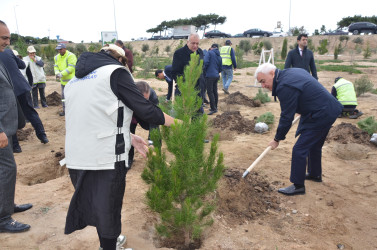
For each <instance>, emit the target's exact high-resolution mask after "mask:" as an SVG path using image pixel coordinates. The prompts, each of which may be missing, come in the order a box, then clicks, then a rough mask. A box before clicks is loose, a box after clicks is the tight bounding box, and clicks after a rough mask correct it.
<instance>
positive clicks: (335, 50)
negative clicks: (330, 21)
mask: <svg viewBox="0 0 377 250" xmlns="http://www.w3.org/2000/svg"><path fill="white" fill-rule="evenodd" d="M339 45H340V44H339ZM338 55H339V46H335V49H334V60H338Z"/></svg>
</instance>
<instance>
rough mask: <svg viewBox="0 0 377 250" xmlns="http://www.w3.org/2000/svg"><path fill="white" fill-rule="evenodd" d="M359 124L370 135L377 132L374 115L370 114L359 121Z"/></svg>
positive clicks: (376, 122)
mask: <svg viewBox="0 0 377 250" xmlns="http://www.w3.org/2000/svg"><path fill="white" fill-rule="evenodd" d="M357 126H358V127H359V128H360V129H362V130H364V131H366V132H367V133H368V134H370V135H372V134H373V133H376V132H377V121H376V120H375V119H374V116H369V117H368V118H366V119H364V120H361V121H359V122H358V123H357Z"/></svg>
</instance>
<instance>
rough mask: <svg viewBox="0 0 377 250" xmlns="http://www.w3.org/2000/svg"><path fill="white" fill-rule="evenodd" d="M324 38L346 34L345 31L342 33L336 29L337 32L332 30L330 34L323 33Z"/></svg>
mask: <svg viewBox="0 0 377 250" xmlns="http://www.w3.org/2000/svg"><path fill="white" fill-rule="evenodd" d="M324 35H325V36H335V35H343V36H344V35H348V32H346V31H343V30H341V29H338V30H334V31H330V32H326V33H324Z"/></svg>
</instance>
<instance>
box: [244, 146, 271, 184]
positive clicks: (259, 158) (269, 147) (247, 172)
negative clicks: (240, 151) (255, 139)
mask: <svg viewBox="0 0 377 250" xmlns="http://www.w3.org/2000/svg"><path fill="white" fill-rule="evenodd" d="M270 150H271V146H268V147H267V148H266V149H265V150H264V151H263V153H262V154H261V155H260V156H258V158H257V159H256V160H255V161H254V162H253V164H251V165H250V167H249V168H248V169H247V170H246V171H245V172H244V173H243V175H242V177H243V178H245V177H246V175H248V174H249V173H250V171H251V170H252V169H253V168H254V167H255V166H256V165H257V164H258V162H260V160H262V158H263V157H264V156H265V155H266V154H267V153H268V151H270Z"/></svg>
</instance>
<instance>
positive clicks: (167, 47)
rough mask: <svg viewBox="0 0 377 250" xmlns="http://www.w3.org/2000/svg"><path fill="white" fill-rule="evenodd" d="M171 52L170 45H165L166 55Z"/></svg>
mask: <svg viewBox="0 0 377 250" xmlns="http://www.w3.org/2000/svg"><path fill="white" fill-rule="evenodd" d="M170 51H171V47H170V45H167V46H166V47H165V52H166V53H169V52H170Z"/></svg>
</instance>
